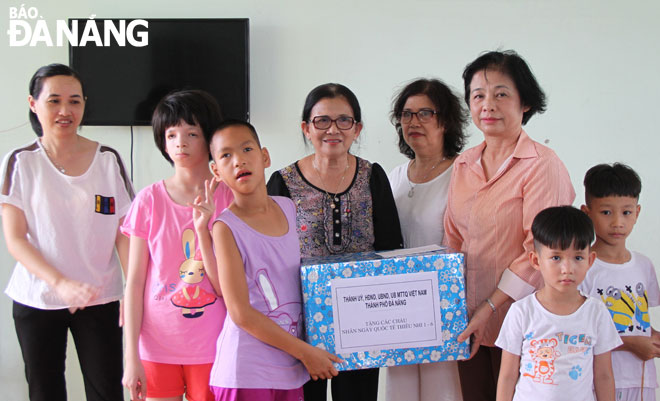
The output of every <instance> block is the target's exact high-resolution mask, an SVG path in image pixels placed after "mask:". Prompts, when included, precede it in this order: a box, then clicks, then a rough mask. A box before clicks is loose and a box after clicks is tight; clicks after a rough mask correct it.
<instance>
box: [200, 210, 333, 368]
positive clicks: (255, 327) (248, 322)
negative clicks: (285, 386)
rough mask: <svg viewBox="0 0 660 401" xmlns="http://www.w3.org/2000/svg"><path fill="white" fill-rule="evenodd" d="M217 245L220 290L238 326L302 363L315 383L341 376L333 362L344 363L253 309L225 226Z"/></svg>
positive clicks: (219, 228)
mask: <svg viewBox="0 0 660 401" xmlns="http://www.w3.org/2000/svg"><path fill="white" fill-rule="evenodd" d="M213 242H214V244H215V249H216V258H217V266H219V270H218V277H219V278H220V286H221V287H222V293H223V296H224V299H225V304H226V305H227V311H228V313H229V316H231V319H232V320H233V321H234V323H236V325H237V326H238V327H240V328H241V329H243V330H245V331H247V332H248V333H250V334H251V335H253V336H254V337H256V338H257V339H259V340H260V341H262V342H264V343H266V344H268V345H271V346H273V347H276V348H279V349H281V350H282V351H284V352H286V353H288V354H289V355H292V356H293V357H294V358H297V359H299V360H300V361H301V362H302V363H303V364H304V365H305V367H306V368H307V370H308V371H309V374H310V376H312V379H314V380H317V379H318V378H321V379H330V378H332V377H333V376H337V373H338V372H337V370H336V369H335V367H334V366H333V365H332V362H337V363H342V362H343V361H342V360H341V359H339V358H338V357H337V356H335V355H332V354H330V353H329V352H326V351H324V350H322V349H320V348H316V347H313V346H311V345H309V344H307V343H305V342H304V341H302V340H300V339H299V338H297V337H294V336H292V335H291V334H289V333H288V332H286V331H285V330H283V329H282V328H281V327H280V326H278V325H277V324H276V323H275V322H273V321H272V320H270V319H269V318H268V317H266V316H265V315H264V314H263V313H261V312H259V311H257V310H256V309H254V308H253V307H252V306H251V305H250V298H249V292H248V287H247V282H246V280H245V267H244V266H243V260H242V259H241V255H240V253H239V251H238V247H237V246H236V242H235V241H234V236H233V234H232V232H231V230H230V229H229V227H227V225H226V224H224V223H223V222H216V223H215V224H214V225H213Z"/></svg>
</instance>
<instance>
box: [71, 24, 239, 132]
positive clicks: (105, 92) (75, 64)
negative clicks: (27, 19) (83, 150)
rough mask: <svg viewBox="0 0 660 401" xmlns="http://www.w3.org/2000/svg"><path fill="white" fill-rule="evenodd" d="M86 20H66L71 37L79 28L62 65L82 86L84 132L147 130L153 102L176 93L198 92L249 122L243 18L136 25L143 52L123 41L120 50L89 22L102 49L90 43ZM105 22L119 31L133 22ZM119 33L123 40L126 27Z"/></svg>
mask: <svg viewBox="0 0 660 401" xmlns="http://www.w3.org/2000/svg"><path fill="white" fill-rule="evenodd" d="M75 21H77V22H75ZM88 21H90V20H89V19H70V20H69V28H70V29H71V31H72V32H74V33H75V31H74V30H73V29H72V28H71V27H72V25H75V24H77V25H78V28H77V35H76V36H77V38H78V42H77V43H76V44H77V46H74V45H73V43H71V40H70V41H69V42H70V43H69V63H70V66H71V67H72V68H73V69H75V70H76V71H78V73H79V74H80V75H81V77H82V79H83V81H84V82H85V89H86V94H87V97H88V100H87V105H86V114H85V119H84V121H83V124H84V125H150V124H151V114H152V113H153V110H154V108H155V107H156V104H157V103H158V101H159V100H160V99H161V98H162V97H163V96H164V95H166V94H167V93H169V92H171V91H173V90H178V89H203V90H205V91H207V92H209V93H211V94H212V95H213V96H215V98H216V99H217V100H218V102H219V103H220V107H221V108H222V111H223V114H224V116H225V117H227V118H237V119H242V120H249V117H250V108H249V105H250V102H249V93H250V90H249V76H250V74H249V72H250V66H249V55H250V53H249V20H248V19H247V18H237V19H143V21H146V22H147V23H148V26H147V27H145V26H144V25H136V24H134V25H133V27H134V32H133V35H132V38H133V39H134V42H135V40H136V39H135V37H136V32H138V31H141V32H148V44H147V45H146V46H133V45H131V44H130V43H129V41H126V42H125V43H124V46H121V45H120V44H118V42H117V41H116V40H115V39H116V38H115V37H113V36H111V35H107V36H108V37H107V38H106V37H104V36H103V35H104V24H105V21H106V20H104V19H96V20H94V21H96V25H97V29H98V32H99V35H100V38H101V40H104V39H105V41H107V42H106V43H103V42H101V41H96V42H95V41H94V40H89V38H90V37H89V31H88V32H87V33H85V31H86V29H85V24H86V23H87V22H88ZM107 21H111V22H112V24H113V26H114V27H120V26H121V24H122V23H121V21H124V22H123V24H124V26H127V25H128V24H130V22H131V21H133V20H128V19H127V20H119V19H110V20H107ZM84 34H85V35H87V40H84V41H83V40H81V39H82V37H83V35H84ZM124 34H125V36H129V35H128V29H127V28H126V31H125V32H124ZM108 39H109V40H108ZM99 44H101V45H102V46H99Z"/></svg>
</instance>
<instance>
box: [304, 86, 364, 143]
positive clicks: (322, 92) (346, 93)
mask: <svg viewBox="0 0 660 401" xmlns="http://www.w3.org/2000/svg"><path fill="white" fill-rule="evenodd" d="M336 97H343V98H344V99H346V101H347V102H348V105H349V106H351V109H352V110H353V118H354V119H355V122H357V123H361V122H362V109H360V103H359V102H358V100H357V96H355V93H353V92H352V91H351V90H350V89H348V88H347V87H345V86H344V85H342V84H335V83H327V84H323V85H319V86H317V87H316V88H314V89H312V91H311V92H309V94H308V95H307V98H305V104H304V106H303V111H302V121H305V122H307V123H309V122H310V120H309V118H310V115H311V114H312V109H313V108H314V106H316V103H318V102H320V101H321V100H323V99H334V98H336ZM303 140H304V141H305V143H307V138H306V137H305V133H303Z"/></svg>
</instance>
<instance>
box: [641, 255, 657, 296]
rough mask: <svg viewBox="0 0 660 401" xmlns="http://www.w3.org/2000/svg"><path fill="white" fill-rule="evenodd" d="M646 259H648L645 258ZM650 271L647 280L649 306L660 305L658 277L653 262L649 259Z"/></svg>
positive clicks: (648, 270)
mask: <svg viewBox="0 0 660 401" xmlns="http://www.w3.org/2000/svg"><path fill="white" fill-rule="evenodd" d="M645 258H646V257H645ZM647 262H648V269H647V275H648V278H647V279H646V296H647V298H648V305H649V306H658V305H660V289H659V288H658V276H657V275H656V273H655V267H654V266H653V263H652V262H651V260H649V259H647Z"/></svg>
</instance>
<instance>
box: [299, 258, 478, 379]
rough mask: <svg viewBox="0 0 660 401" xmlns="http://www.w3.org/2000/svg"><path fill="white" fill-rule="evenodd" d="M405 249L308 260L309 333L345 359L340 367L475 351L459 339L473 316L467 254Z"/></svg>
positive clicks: (448, 357) (403, 362)
mask: <svg viewBox="0 0 660 401" xmlns="http://www.w3.org/2000/svg"><path fill="white" fill-rule="evenodd" d="M402 251H409V250H400V251H394V253H395V255H391V254H388V253H387V252H386V253H384V254H383V253H381V252H379V253H376V252H365V253H355V254H346V255H337V256H329V257H321V258H306V259H303V261H302V267H301V280H302V292H303V304H304V312H303V313H304V319H305V332H306V340H307V342H308V343H309V344H311V345H314V346H316V347H319V348H322V349H325V350H327V351H328V352H331V353H335V354H337V355H339V356H340V357H341V358H342V359H343V360H345V361H346V363H344V364H341V365H340V364H336V365H335V367H336V368H337V369H338V370H355V369H366V368H376V367H387V366H395V365H411V364H419V363H429V362H438V361H451V360H460V359H467V358H468V357H469V355H470V346H469V344H468V343H467V342H464V343H459V342H458V341H456V337H457V336H458V334H459V333H461V332H462V331H463V330H464V329H465V327H466V326H467V320H468V318H467V307H466V302H465V281H464V275H463V268H464V257H463V254H461V253H457V252H454V251H452V250H449V249H447V248H440V249H437V247H436V250H433V251H424V252H421V253H415V251H411V252H413V253H412V254H410V253H409V254H405V255H401V252H402ZM381 254H383V255H381ZM333 283H334V284H333ZM333 285H334V288H333ZM436 290H437V291H436ZM415 308H417V309H415ZM417 310H419V312H417ZM397 313H399V314H401V313H404V314H407V315H397ZM336 334H339V335H336ZM409 345H410V346H409Z"/></svg>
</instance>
